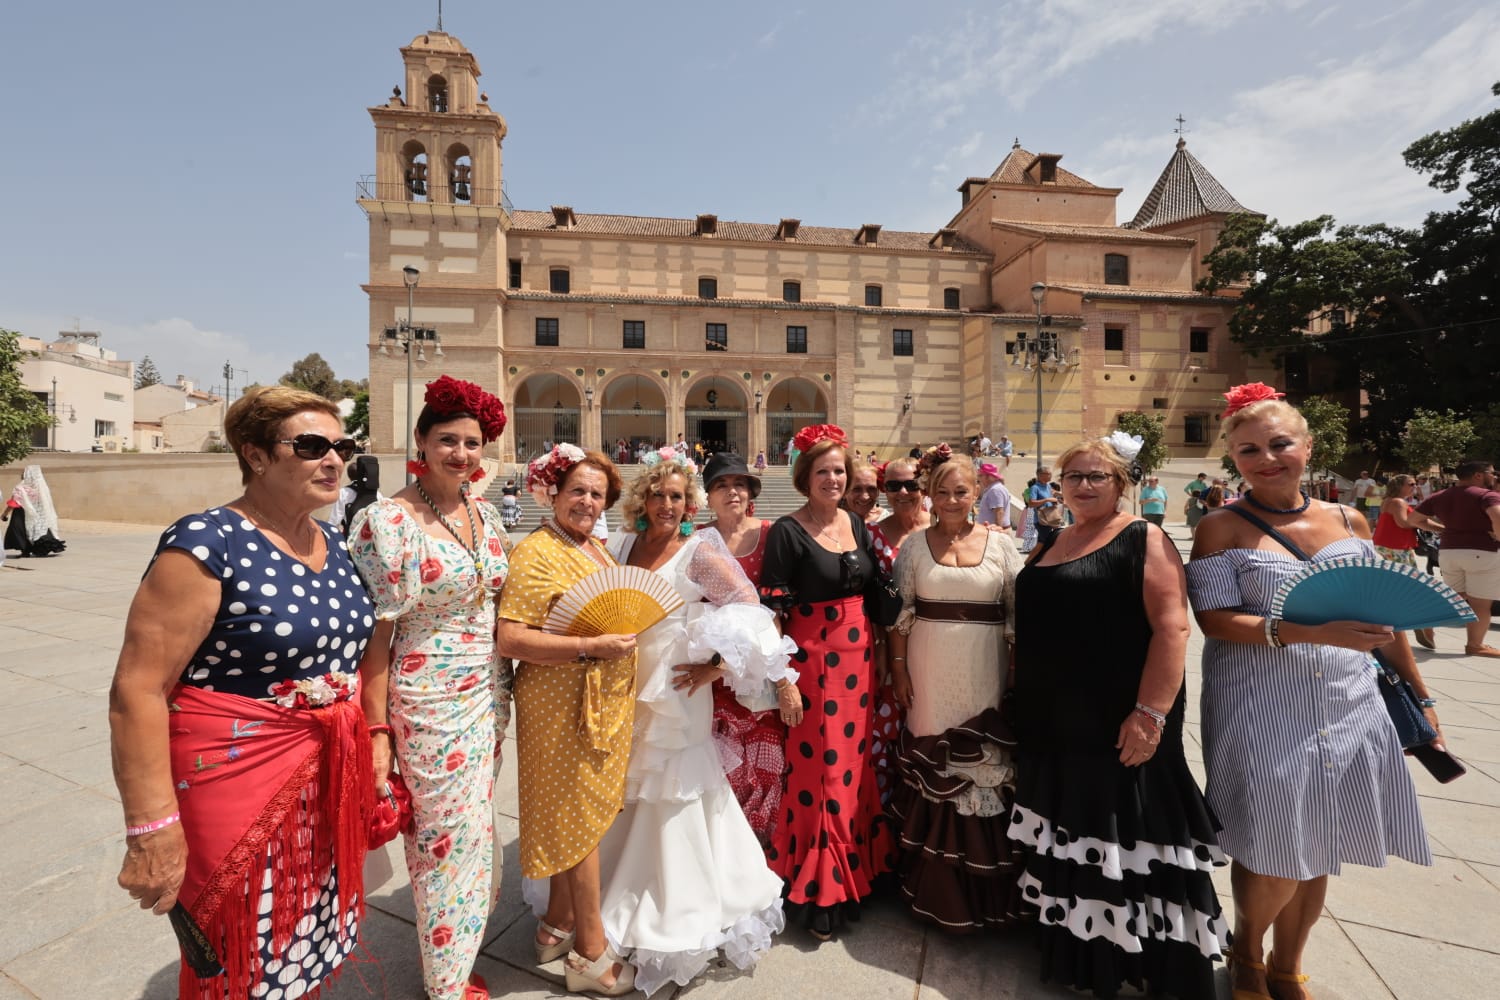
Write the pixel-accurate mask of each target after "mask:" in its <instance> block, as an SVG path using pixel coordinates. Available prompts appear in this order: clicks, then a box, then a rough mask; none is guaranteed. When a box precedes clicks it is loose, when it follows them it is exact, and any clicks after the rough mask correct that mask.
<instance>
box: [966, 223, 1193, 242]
mask: <svg viewBox="0 0 1500 1000" xmlns="http://www.w3.org/2000/svg"><path fill="white" fill-rule="evenodd" d="M990 225H991V226H993V227H994V228H996V229H1011V230H1015V231H1016V232H1022V233H1034V234H1036V235H1038V236H1052V237H1058V238H1061V239H1074V240H1107V241H1109V242H1112V243H1154V244H1158V245H1161V246H1191V245H1192V244H1193V241H1192V240H1190V239H1188V238H1187V237H1185V236H1162V235H1160V234H1159V233H1142V232H1137V231H1136V230H1134V229H1126V228H1124V227H1122V226H1069V225H1061V224H1053V223H1045V222H1004V221H999V220H996V221H994V222H991V223H990Z"/></svg>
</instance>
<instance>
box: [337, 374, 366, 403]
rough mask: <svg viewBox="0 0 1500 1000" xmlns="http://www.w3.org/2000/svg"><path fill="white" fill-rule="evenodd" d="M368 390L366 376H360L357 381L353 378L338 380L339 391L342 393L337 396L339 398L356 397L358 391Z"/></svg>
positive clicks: (357, 396)
mask: <svg viewBox="0 0 1500 1000" xmlns="http://www.w3.org/2000/svg"><path fill="white" fill-rule="evenodd" d="M369 391H370V380H369V379H367V378H362V379H360V380H359V381H358V382H356V381H354V379H352V378H346V379H340V380H339V392H341V393H343V395H341V396H340V397H339V398H340V399H358V398H359V394H360V393H362V392H366V393H367V392H369Z"/></svg>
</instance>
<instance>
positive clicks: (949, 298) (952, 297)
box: [943, 288, 958, 309]
mask: <svg viewBox="0 0 1500 1000" xmlns="http://www.w3.org/2000/svg"><path fill="white" fill-rule="evenodd" d="M943 308H944V309H957V308H958V289H957V288H945V289H943Z"/></svg>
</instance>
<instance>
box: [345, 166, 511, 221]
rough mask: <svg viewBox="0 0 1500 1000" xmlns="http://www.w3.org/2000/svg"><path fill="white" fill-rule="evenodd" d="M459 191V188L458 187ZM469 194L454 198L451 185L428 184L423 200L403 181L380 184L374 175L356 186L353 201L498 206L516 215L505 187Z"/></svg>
mask: <svg viewBox="0 0 1500 1000" xmlns="http://www.w3.org/2000/svg"><path fill="white" fill-rule="evenodd" d="M455 187H456V185H455ZM464 187H465V188H467V190H468V195H469V196H468V197H467V198H455V197H453V192H452V190H450V188H449V186H448V185H445V184H436V183H433V182H431V181H429V182H427V184H426V189H427V194H425V195H422V196H417V195H413V194H412V192H411V190H410V189H409V188H408V187H407V185H406V182H404V181H394V182H385V183H382V182H379V181H377V180H375V178H374V176H373V175H368V174H367V175H366V176H364V177H361V178H360V179H359V180H357V181H355V182H354V197H355V199H356V200H358V201H401V202H411V203H413V204H418V205H422V204H433V205H450V204H451V205H499V206H500V207H501V208H502V209H504V210H505V214H506V215H512V214H514V213H515V207H514V206H513V205H511V203H510V196H509V195H508V194H506V193H505V185H503V184H502V185H500V187H498V188H482V187H474V186H473V185H464Z"/></svg>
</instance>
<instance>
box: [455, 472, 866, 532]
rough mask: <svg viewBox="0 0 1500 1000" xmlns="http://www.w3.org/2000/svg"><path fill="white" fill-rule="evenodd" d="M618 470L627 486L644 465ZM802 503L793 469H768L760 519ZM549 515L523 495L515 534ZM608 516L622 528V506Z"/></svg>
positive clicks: (490, 495) (491, 496)
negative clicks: (519, 518)
mask: <svg viewBox="0 0 1500 1000" xmlns="http://www.w3.org/2000/svg"><path fill="white" fill-rule="evenodd" d="M617 468H618V469H619V470H620V477H621V478H622V479H623V480H624V481H625V482H626V483H630V482H633V481H634V480H635V477H636V476H638V475H640V473H641V470H642V469H643V468H644V466H641V465H621V466H617ZM523 478H524V473H523V475H521V476H517V477H516V481H517V482H518V483H519V482H521V481H523ZM505 479H506V477H505V476H504V475H500V476H496V477H495V478H493V479H492V480H490V484H489V486H487V487H486V488H485V491H484V497H485V499H486V500H489V501H490V502H491V503H494V504H497V505H498V504H499V503H500V497H501V495H502V494H501V489H502V488H503V487H504V485H505ZM882 499H883V498H882ZM802 503H803V497H802V494H800V493H798V492H797V490H796V488H795V487H793V486H792V472H791V469H789V468H787V467H785V466H779V467H778V466H773V467H771V468H769V469H767V470H766V474H765V475H764V476H762V477H761V489H760V496H759V497H757V498H756V500H755V516H756V517H760V518H765V519H766V520H768V521H774V520H776V519H777V518H778V517H781V516H782V515H783V514H790V513H791V512H792V511H794V510H796V509H797V508H798V507H800V506H802ZM546 515H547V512H546V511H544V510H542V509H541V508H539V507H538V506H537V505H536V501H535V500H533V499H532V498H531V497H530V495H528V494H526V493H524V492H523V493H522V495H521V523H520V525H519V526H518V527H517V528H516V532H515V533H516V534H517V535H520V534H524V533H525V532H528V531H530V530H531V529H533V528H535V527H537V526H538V525H539V524H541V521H542V518H543V517H545V516H546ZM605 517H606V518H607V520H608V521H609V526H610V528H616V527H619V524H620V512H619V510H618V505H617V506H616V508H615V509H612V510H610V511H607V512H606V514H605ZM697 520H698V523H700V524H703V523H707V522H708V521H711V520H713V513H712V512H711V511H709V510H708V509H706V508H705V509H704V510H702V511H699V513H698V518H697Z"/></svg>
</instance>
